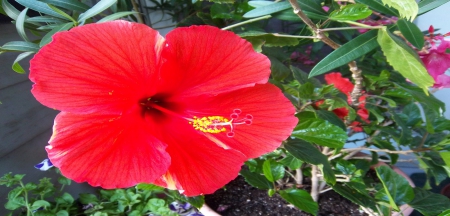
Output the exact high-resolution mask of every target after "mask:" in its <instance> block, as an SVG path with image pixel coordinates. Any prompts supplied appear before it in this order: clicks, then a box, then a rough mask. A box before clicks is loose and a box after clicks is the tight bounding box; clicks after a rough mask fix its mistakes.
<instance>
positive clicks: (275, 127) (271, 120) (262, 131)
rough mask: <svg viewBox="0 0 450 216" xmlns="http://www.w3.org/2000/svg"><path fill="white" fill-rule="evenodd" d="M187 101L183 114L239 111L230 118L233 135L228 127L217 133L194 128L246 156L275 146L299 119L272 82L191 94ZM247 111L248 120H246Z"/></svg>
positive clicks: (196, 114) (203, 114)
mask: <svg viewBox="0 0 450 216" xmlns="http://www.w3.org/2000/svg"><path fill="white" fill-rule="evenodd" d="M189 101H191V102H190V103H188V104H186V105H185V106H186V112H187V113H186V114H185V115H190V116H197V117H199V118H200V117H207V116H223V117H225V118H228V119H231V118H232V116H231V115H234V114H235V113H234V111H235V110H239V111H240V112H241V113H240V114H239V116H237V118H236V119H235V120H233V124H234V126H233V130H232V132H233V133H234V136H233V137H229V136H227V133H228V132H231V129H230V127H227V128H226V129H227V131H225V132H221V133H216V134H210V133H205V132H202V131H197V132H198V133H201V134H205V135H206V136H211V137H214V139H217V140H219V141H220V142H219V144H220V145H225V146H228V147H230V148H231V149H235V150H238V151H240V152H242V153H243V154H245V155H246V157H247V158H254V157H259V156H261V155H262V154H265V153H268V152H271V151H273V150H275V149H276V148H278V147H279V146H280V145H281V142H282V141H283V140H285V139H286V138H288V137H289V136H290V134H291V133H292V130H293V128H294V127H295V125H297V122H298V119H297V118H296V117H295V116H294V114H295V108H294V106H293V105H292V103H291V102H290V101H289V100H288V99H287V98H286V97H285V96H284V95H283V93H282V92H281V90H280V89H278V88H277V87H276V86H274V85H272V84H263V85H256V86H254V87H251V88H244V89H239V90H236V91H232V92H228V93H224V94H219V95H217V96H215V97H198V98H191V99H189ZM248 115H249V116H250V117H251V124H246V123H245V121H246V118H247V116H248ZM234 117H235V116H234ZM222 143H223V144H222Z"/></svg>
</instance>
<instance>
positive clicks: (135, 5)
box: [130, 0, 151, 27]
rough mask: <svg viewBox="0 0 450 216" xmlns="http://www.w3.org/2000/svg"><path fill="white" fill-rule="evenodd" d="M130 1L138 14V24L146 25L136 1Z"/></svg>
mask: <svg viewBox="0 0 450 216" xmlns="http://www.w3.org/2000/svg"><path fill="white" fill-rule="evenodd" d="M130 1H131V4H132V5H133V9H134V10H135V11H136V12H137V15H136V17H137V20H138V22H139V23H142V24H144V23H145V22H144V19H143V18H142V14H141V12H139V8H138V5H137V3H136V1H135V0H130ZM150 27H151V23H150Z"/></svg>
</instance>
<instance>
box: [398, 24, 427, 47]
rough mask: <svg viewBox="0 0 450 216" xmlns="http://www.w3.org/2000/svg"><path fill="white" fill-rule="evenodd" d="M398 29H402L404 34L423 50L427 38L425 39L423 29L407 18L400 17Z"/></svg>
mask: <svg viewBox="0 0 450 216" xmlns="http://www.w3.org/2000/svg"><path fill="white" fill-rule="evenodd" d="M397 26H398V29H400V32H401V33H402V35H403V36H405V38H406V39H407V40H408V41H409V42H410V43H411V44H412V45H414V46H415V47H416V48H417V49H418V50H421V49H422V47H423V45H424V43H425V40H424V39H423V36H424V35H423V34H422V31H420V29H419V28H418V27H417V26H416V25H415V24H413V23H411V22H409V21H407V20H405V19H399V20H398V21H397Z"/></svg>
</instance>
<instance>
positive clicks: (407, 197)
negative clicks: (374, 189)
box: [375, 166, 414, 211]
mask: <svg viewBox="0 0 450 216" xmlns="http://www.w3.org/2000/svg"><path fill="white" fill-rule="evenodd" d="M375 171H376V172H377V176H378V178H379V179H380V181H381V183H382V184H383V188H384V192H385V193H386V195H387V197H388V199H389V201H388V202H389V203H390V206H391V207H392V208H393V209H394V210H396V211H399V208H398V205H402V204H405V203H408V202H410V201H411V200H413V199H414V191H413V188H412V187H411V185H409V182H408V180H406V179H405V177H403V176H401V175H400V174H398V173H396V172H394V171H393V170H392V169H391V168H390V167H388V166H379V167H377V168H375Z"/></svg>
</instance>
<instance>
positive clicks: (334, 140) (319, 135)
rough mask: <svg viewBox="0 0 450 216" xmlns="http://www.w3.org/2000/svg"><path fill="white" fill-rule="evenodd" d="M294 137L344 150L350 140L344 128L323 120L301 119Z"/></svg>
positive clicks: (293, 134)
mask: <svg viewBox="0 0 450 216" xmlns="http://www.w3.org/2000/svg"><path fill="white" fill-rule="evenodd" d="M292 136H294V137H296V138H299V139H303V140H305V141H308V142H311V143H315V144H318V145H321V146H328V147H331V148H342V147H343V146H344V143H345V141H346V140H347V138H348V137H347V133H346V132H345V131H344V130H342V128H340V127H338V126H336V125H333V124H331V123H329V122H327V121H325V120H322V119H300V122H299V124H298V125H297V127H295V129H294V131H293V132H292Z"/></svg>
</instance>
